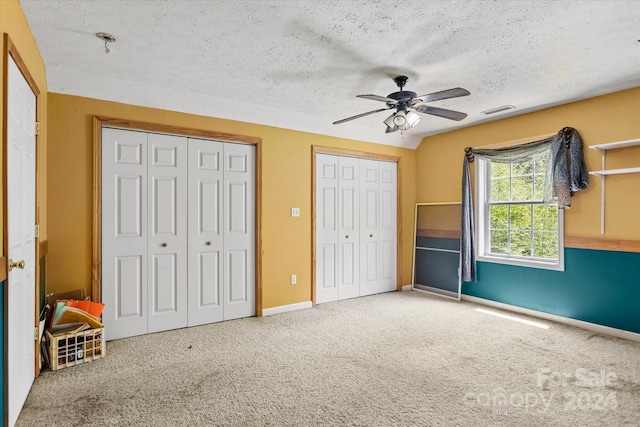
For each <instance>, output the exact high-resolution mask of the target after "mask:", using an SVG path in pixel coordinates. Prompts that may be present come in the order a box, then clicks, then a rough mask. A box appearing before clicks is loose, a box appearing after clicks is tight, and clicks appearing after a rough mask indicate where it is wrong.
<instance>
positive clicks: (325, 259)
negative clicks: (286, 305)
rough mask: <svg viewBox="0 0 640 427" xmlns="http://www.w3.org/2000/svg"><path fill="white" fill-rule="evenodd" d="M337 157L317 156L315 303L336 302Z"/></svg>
mask: <svg viewBox="0 0 640 427" xmlns="http://www.w3.org/2000/svg"><path fill="white" fill-rule="evenodd" d="M337 257H338V157H336V156H329V155H326V154H316V304H321V303H324V302H329V301H336V300H337V299H338V281H337V272H338V270H337V268H336V267H337V261H338V258H337Z"/></svg>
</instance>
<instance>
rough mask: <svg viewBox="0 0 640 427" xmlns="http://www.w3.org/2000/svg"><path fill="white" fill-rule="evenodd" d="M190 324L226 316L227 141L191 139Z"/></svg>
mask: <svg viewBox="0 0 640 427" xmlns="http://www.w3.org/2000/svg"><path fill="white" fill-rule="evenodd" d="M188 145H189V184H188V185H189V251H188V254H189V255H188V257H189V261H188V263H189V274H188V276H189V286H188V293H189V326H196V325H203V324H206V323H212V322H219V321H221V320H223V319H224V317H223V304H222V300H223V297H222V295H223V292H222V291H223V286H222V280H223V253H224V246H223V243H224V242H223V234H222V226H223V223H222V222H223V210H222V204H223V203H222V201H223V200H224V199H223V190H224V184H223V170H222V164H223V150H222V149H223V144H222V143H221V142H218V141H206V140H199V139H189V144H188Z"/></svg>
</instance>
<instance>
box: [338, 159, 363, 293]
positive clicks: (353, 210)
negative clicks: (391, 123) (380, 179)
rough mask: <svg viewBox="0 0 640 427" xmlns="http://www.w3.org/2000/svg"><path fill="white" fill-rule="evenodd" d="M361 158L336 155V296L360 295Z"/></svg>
mask: <svg viewBox="0 0 640 427" xmlns="http://www.w3.org/2000/svg"><path fill="white" fill-rule="evenodd" d="M359 162H360V159H357V158H353V157H339V158H338V194H339V196H338V299H339V300H341V299H346V298H353V297H357V296H359V295H360V282H359V280H360V271H359V269H360V267H359V266H360V253H359V250H360V249H359V240H360V229H359V227H360V226H359V224H360V217H359V212H360V201H359V194H360V173H359Z"/></svg>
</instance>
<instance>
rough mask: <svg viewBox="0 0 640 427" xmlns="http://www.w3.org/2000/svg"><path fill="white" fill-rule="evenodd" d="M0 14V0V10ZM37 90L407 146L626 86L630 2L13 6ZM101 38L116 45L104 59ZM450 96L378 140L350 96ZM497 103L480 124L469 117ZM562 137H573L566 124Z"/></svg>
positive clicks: (633, 72) (639, 12)
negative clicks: (447, 115) (21, 19)
mask: <svg viewBox="0 0 640 427" xmlns="http://www.w3.org/2000/svg"><path fill="white" fill-rule="evenodd" d="M0 1H1V0H0ZM20 3H21V5H22V8H23V10H24V12H25V15H26V17H27V20H28V22H29V25H30V27H31V30H32V32H33V34H34V36H35V38H36V41H37V44H38V46H39V48H40V52H41V54H42V57H43V59H44V62H45V66H46V70H47V81H48V88H49V91H50V92H56V93H63V94H72V95H80V96H86V97H90V98H98V99H105V100H112V101H117V102H124V103H128V104H135V105H143V106H149V107H155V108H162V109H168V110H176V111H183V112H188V113H194V114H201V115H206V116H215V117H222V118H228V119H235V120H240V121H248V122H254V123H261V124H267V125H272V126H277V127H283V128H290V129H297V130H303V131H308V132H314V133H320V134H325V135H332V136H338V137H345V138H351V139H358V140H363V141H371V142H376V143H382V144H388V145H396V146H402V147H410V148H414V147H416V146H417V145H418V143H419V141H420V140H421V139H422V138H423V137H424V136H427V135H433V134H436V133H441V132H446V131H449V130H452V129H456V128H458V127H463V126H469V125H472V124H477V123H479V122H483V121H488V120H496V119H501V118H504V117H507V116H510V115H516V114H522V113H524V112H528V111H533V110H537V109H541V108H546V107H549V106H552V105H557V104H562V103H566V102H569V101H574V100H578V99H584V98H588V97H591V96H596V95H601V94H605V93H609V92H614V91H617V90H621V89H627V88H630V87H635V86H640V43H639V42H638V39H640V26H639V25H638V23H639V22H640V1H637V0H633V1H612V0H609V1H561V0H556V1H477V0H476V1H424V0H423V1H410V0H404V1H373V0H366V1H356V0H353V1H326V0H323V1H319V0H314V1H293V0H277V1H267V0H265V1H257V0H256V1H195V0H193V1H192V0H188V1H140V0H135V1H92V0H82V1H73V0H62V1H56V0H43V1H34V0H21V2H20ZM99 31H104V32H109V33H111V34H113V35H114V36H115V37H117V42H116V43H114V44H112V45H110V49H111V53H110V54H105V52H104V46H103V43H102V42H101V41H100V40H99V39H97V38H96V37H95V33H96V32H99ZM399 74H404V75H407V76H409V82H408V84H407V86H406V88H405V90H411V91H414V92H417V93H418V95H422V94H427V93H430V92H435V91H440V90H444V89H449V88H452V87H463V88H465V89H467V90H469V91H470V92H471V95H470V96H467V97H462V98H454V99H448V100H442V101H435V102H433V103H430V105H431V106H433V107H443V108H449V109H453V110H459V111H463V112H466V113H468V114H469V116H468V117H467V118H466V119H464V120H463V121H461V122H454V121H451V120H447V119H444V118H440V117H434V116H424V115H423V120H422V121H421V122H420V123H419V124H418V125H417V126H416V127H415V128H413V129H411V130H409V131H407V132H404V133H402V134H401V133H400V132H395V133H391V134H385V133H384V130H385V128H386V126H385V125H384V124H383V123H382V121H383V120H384V119H385V118H386V117H387V116H388V112H381V113H377V114H373V115H371V116H367V117H364V118H361V119H358V120H354V121H351V122H348V123H344V124H340V125H332V124H331V123H332V122H333V121H336V120H338V119H342V118H344V117H349V116H353V115H356V114H359V113H363V112H367V111H370V110H375V109H378V108H383V107H384V103H382V102H377V101H372V100H367V99H360V98H356V95H358V94H377V95H382V96H386V95H387V94H389V93H391V92H395V91H396V90H398V88H397V87H396V85H395V83H394V82H393V81H392V79H391V78H392V77H394V76H396V75H399ZM505 104H511V105H514V106H516V107H517V108H516V109H515V110H511V111H507V112H504V113H498V114H495V115H492V116H487V115H485V114H482V113H481V111H483V110H486V109H490V108H494V107H498V106H502V105H505ZM567 125H568V126H569V125H571V124H570V123H567Z"/></svg>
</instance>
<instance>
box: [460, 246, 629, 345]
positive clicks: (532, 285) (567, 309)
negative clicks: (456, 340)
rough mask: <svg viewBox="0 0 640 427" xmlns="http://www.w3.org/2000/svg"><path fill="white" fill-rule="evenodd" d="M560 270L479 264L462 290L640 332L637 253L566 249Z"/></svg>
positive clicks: (506, 302) (503, 301) (488, 297)
mask: <svg viewBox="0 0 640 427" xmlns="http://www.w3.org/2000/svg"><path fill="white" fill-rule="evenodd" d="M564 256H565V258H564V262H565V265H564V267H565V271H551V270H541V269H537V268H530V267H516V266H511V265H504V264H496V263H490V262H478V275H477V279H478V281H477V282H464V283H463V284H462V293H463V294H465V295H470V296H474V297H478V298H484V299H488V300H492V301H497V302H501V303H505V304H511V305H515V306H518V307H524V308H529V309H532V310H537V311H542V312H545V313H551V314H556V315H559V316H564V317H569V318H572V319H577V320H583V321H585V322H590V323H596V324H599V325H604V326H610V327H612V328H617V329H623V330H627V331H631V332H636V333H640V253H635V252H617V251H600V250H590V249H575V248H566V249H565V252H564Z"/></svg>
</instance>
